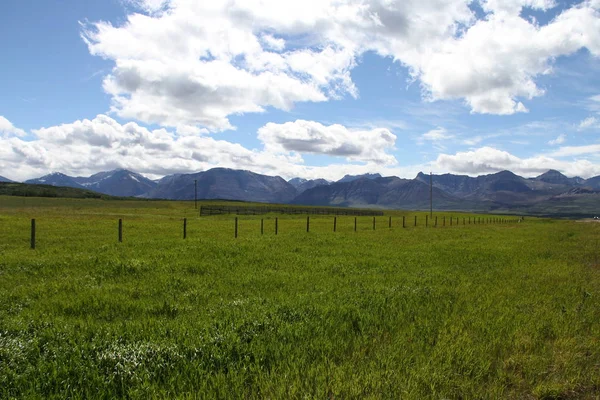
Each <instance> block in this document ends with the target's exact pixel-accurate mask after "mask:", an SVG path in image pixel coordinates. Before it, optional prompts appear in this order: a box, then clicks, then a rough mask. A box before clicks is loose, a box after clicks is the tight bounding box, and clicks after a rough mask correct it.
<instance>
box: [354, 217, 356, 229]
mask: <svg viewBox="0 0 600 400" xmlns="http://www.w3.org/2000/svg"><path fill="white" fill-rule="evenodd" d="M354 232H356V217H354Z"/></svg>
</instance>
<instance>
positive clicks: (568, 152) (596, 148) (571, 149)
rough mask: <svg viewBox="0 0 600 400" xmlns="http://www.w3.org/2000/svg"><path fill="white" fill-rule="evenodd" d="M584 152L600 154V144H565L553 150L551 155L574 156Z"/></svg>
mask: <svg viewBox="0 0 600 400" xmlns="http://www.w3.org/2000/svg"><path fill="white" fill-rule="evenodd" d="M584 154H592V155H596V156H598V155H600V144H590V145H583V146H564V147H560V148H559V149H558V150H556V151H553V152H552V153H550V154H549V155H550V156H552V157H572V156H581V155H584Z"/></svg>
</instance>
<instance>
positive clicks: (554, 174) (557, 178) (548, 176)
mask: <svg viewBox="0 0 600 400" xmlns="http://www.w3.org/2000/svg"><path fill="white" fill-rule="evenodd" d="M535 179H536V180H538V181H542V182H546V183H553V184H560V185H569V184H571V183H572V182H571V179H570V178H567V177H566V176H565V175H563V174H562V173H560V172H559V171H557V170H555V169H550V170H548V171H546V172H544V173H543V174H541V175H540V176H538V177H536V178H535Z"/></svg>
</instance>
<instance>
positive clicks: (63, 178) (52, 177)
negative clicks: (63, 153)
mask: <svg viewBox="0 0 600 400" xmlns="http://www.w3.org/2000/svg"><path fill="white" fill-rule="evenodd" d="M25 183H29V184H34V185H51V186H64V187H72V188H77V189H85V187H84V186H83V185H80V184H79V183H77V181H76V180H75V178H72V177H70V176H68V175H65V174H62V173H60V172H53V173H51V174H48V175H44V176H42V177H41V178H37V179H30V180H28V181H25Z"/></svg>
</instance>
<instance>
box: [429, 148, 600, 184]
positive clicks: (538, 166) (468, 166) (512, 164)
mask: <svg viewBox="0 0 600 400" xmlns="http://www.w3.org/2000/svg"><path fill="white" fill-rule="evenodd" d="M599 147H600V146H597V148H596V151H599V150H600V148H599ZM587 150H591V149H587ZM574 154H576V153H575V152H572V153H571V154H569V153H568V152H566V151H565V152H560V150H559V152H555V153H551V154H549V155H539V156H535V157H529V158H520V157H517V156H515V155H513V154H510V153H509V152H506V151H503V150H498V149H495V148H492V147H481V148H479V149H476V150H473V151H466V152H458V153H456V154H454V155H450V154H440V155H439V156H438V158H437V160H436V161H435V163H434V165H435V167H436V168H438V169H439V170H442V171H447V172H455V173H460V174H467V175H481V174H488V173H495V172H500V171H503V170H509V171H512V172H514V173H516V174H518V175H522V176H537V175H539V174H542V173H544V172H546V171H548V170H549V169H556V170H559V171H561V172H562V173H564V174H565V175H568V176H581V177H583V178H589V177H591V176H596V175H600V165H598V164H594V163H593V162H591V161H589V160H574V161H563V160H559V159H556V158H553V157H560V156H566V155H574ZM579 154H584V153H583V152H581V153H579Z"/></svg>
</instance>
